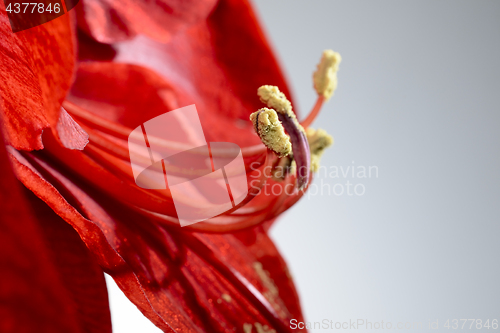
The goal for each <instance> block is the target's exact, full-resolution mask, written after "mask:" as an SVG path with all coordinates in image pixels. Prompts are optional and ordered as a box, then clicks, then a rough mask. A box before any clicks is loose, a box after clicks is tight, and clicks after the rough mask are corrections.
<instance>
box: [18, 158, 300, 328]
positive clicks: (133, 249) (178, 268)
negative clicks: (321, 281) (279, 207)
mask: <svg viewBox="0 0 500 333" xmlns="http://www.w3.org/2000/svg"><path fill="white" fill-rule="evenodd" d="M38 155H40V154H29V155H26V156H27V157H28V158H29V159H30V160H31V161H32V162H33V163H35V164H36V165H37V169H39V170H40V172H42V173H43V174H44V175H45V177H47V179H50V180H51V183H52V184H55V185H56V186H57V187H58V189H59V191H60V192H58V191H56V190H55V188H54V187H52V186H51V185H50V184H49V183H48V182H47V181H46V180H45V179H44V178H42V177H41V174H38V173H37V172H36V171H35V169H32V168H33V167H31V166H30V164H29V163H28V161H26V160H24V161H23V158H22V157H21V156H20V155H17V154H16V156H17V157H16V158H17V159H19V160H21V161H23V164H24V165H23V164H20V163H19V162H16V170H17V172H18V175H19V177H20V179H21V181H23V182H24V183H26V184H27V186H29V187H30V189H31V190H32V191H33V192H34V193H35V194H36V195H38V196H40V197H41V198H42V199H43V200H44V201H46V202H47V203H48V204H49V206H51V207H52V208H53V209H54V210H55V211H56V213H57V214H59V215H60V216H62V217H64V218H65V219H66V221H68V222H69V223H70V224H72V225H73V226H74V227H75V229H76V230H77V231H78V232H79V234H80V236H81V237H82V239H83V240H84V241H85V243H86V245H87V246H88V247H89V249H90V250H91V252H92V253H94V255H96V256H97V257H98V258H99V261H100V263H101V265H102V266H103V268H105V270H106V271H108V272H109V273H110V274H111V275H112V276H113V277H114V278H115V280H116V281H117V284H118V285H119V286H120V287H121V288H122V290H123V291H124V292H125V293H126V294H127V296H128V297H129V298H130V299H131V300H132V301H133V302H134V303H135V304H136V305H137V306H138V307H139V308H140V309H141V311H143V313H144V314H145V315H146V316H148V317H149V318H150V319H151V320H152V321H153V322H154V323H155V324H156V325H158V326H159V327H160V328H162V329H164V330H168V331H170V328H173V329H174V330H177V331H180V332H217V331H226V330H227V331H228V332H229V331H231V332H232V329H233V327H234V328H236V329H237V330H240V331H241V330H242V329H243V325H244V324H254V323H258V324H261V325H268V326H269V327H272V328H275V329H276V330H277V331H279V332H286V331H289V328H288V322H289V320H290V319H292V318H302V316H301V313H300V308H299V305H298V300H297V297H296V292H295V290H294V288H293V284H292V282H291V280H290V278H289V276H288V275H287V273H286V272H287V270H286V265H285V264H284V262H283V260H282V259H281V257H280V256H279V254H278V252H277V251H276V249H275V248H274V246H273V245H272V242H271V241H270V240H269V238H268V237H267V235H266V234H265V232H264V230H263V229H262V228H257V229H253V230H249V231H246V232H241V233H239V234H237V235H210V234H201V233H190V232H186V230H183V229H180V228H179V227H174V228H164V227H161V226H159V225H157V224H156V223H154V222H153V223H152V221H150V220H149V219H148V218H146V217H144V216H141V215H140V214H138V213H137V212H135V211H133V210H130V209H129V208H127V207H126V206H123V205H120V204H118V203H116V202H114V201H112V200H111V199H110V198H106V197H104V196H101V195H99V194H98V193H96V192H95V191H93V190H91V189H86V190H85V191H82V189H81V188H79V187H78V186H82V184H79V185H78V186H77V184H74V183H73V182H70V181H69V180H68V179H67V178H66V177H64V176H63V175H62V174H61V173H60V172H59V171H58V170H57V169H56V168H54V167H53V166H51V165H50V164H49V163H47V162H43V161H42V160H40V159H39V158H38V157H37V156H38ZM60 193H65V197H66V198H68V200H71V202H73V203H74V204H75V206H76V207H78V209H79V210H80V211H81V212H82V214H84V215H86V216H87V217H88V218H89V219H91V221H89V220H87V219H85V218H83V217H82V216H81V215H80V214H79V213H78V212H77V211H76V210H75V209H73V208H72V207H71V206H70V205H69V204H68V203H67V202H66V200H65V199H64V197H62V196H61V194H60ZM92 198H100V199H99V201H100V204H99V205H98V204H97V202H96V201H94V199H92ZM96 228H98V229H97V230H96ZM265 271H268V272H269V273H266V272H265ZM227 295H228V296H227ZM228 299H229V301H228Z"/></svg>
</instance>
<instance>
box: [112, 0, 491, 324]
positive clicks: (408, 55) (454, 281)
mask: <svg viewBox="0 0 500 333" xmlns="http://www.w3.org/2000/svg"><path fill="white" fill-rule="evenodd" d="M256 5H257V9H258V12H259V13H260V16H261V18H262V21H263V24H264V26H265V28H266V30H267V32H268V33H269V36H270V38H271V41H272V43H273V45H274V46H275V50H276V52H277V54H278V56H279V58H280V60H281V61H282V64H283V67H284V68H285V71H286V73H287V75H288V78H289V82H290V84H291V87H292V91H293V92H294V97H295V101H296V103H297V104H296V105H295V107H296V109H298V110H299V111H300V112H301V114H305V113H306V112H307V110H308V109H309V108H310V107H311V106H312V105H313V103H314V101H315V94H314V91H313V89H312V87H311V85H312V83H311V73H312V71H313V70H314V68H315V64H316V63H317V61H318V60H319V57H320V54H321V52H322V50H323V49H326V48H331V49H333V50H335V51H338V52H340V53H341V54H342V57H343V61H342V64H341V67H340V72H339V88H338V90H337V92H336V94H335V96H334V97H333V99H332V100H331V101H330V102H329V103H328V104H327V105H326V107H325V108H324V110H323V112H322V114H321V116H320V117H319V119H318V120H317V121H316V122H315V123H314V124H313V127H322V128H324V129H326V130H327V131H328V132H329V133H330V134H332V135H333V136H334V138H335V141H336V142H335V145H334V147H332V148H331V149H330V150H329V151H328V152H327V153H326V156H325V157H324V158H323V161H322V165H325V166H328V167H330V166H337V167H338V168H340V167H342V168H344V170H345V169H346V168H347V167H352V166H353V165H354V166H356V167H357V166H366V167H367V166H377V167H378V170H379V175H378V178H375V177H373V178H371V179H360V178H357V177H354V178H352V177H350V176H348V177H347V178H344V177H340V178H331V177H323V178H322V179H316V180H315V184H317V185H321V181H323V184H327V185H330V186H334V185H335V184H339V183H340V184H345V183H346V181H350V182H351V183H352V184H358V183H359V184H363V186H364V188H365V190H366V192H365V194H364V195H363V196H356V195H353V196H349V195H347V194H346V193H344V195H341V196H338V195H335V194H333V193H331V194H330V195H328V194H326V193H325V192H324V193H323V195H319V194H318V195H315V196H312V195H311V196H310V198H304V199H302V200H301V201H300V202H299V203H298V204H297V205H296V206H295V207H293V208H292V209H291V210H290V211H289V212H287V213H286V214H284V216H283V217H282V219H281V220H280V221H279V222H278V223H277V225H276V226H275V227H274V228H273V229H272V233H271V234H272V237H273V238H274V239H275V241H276V243H277V245H278V247H279V248H280V249H281V251H282V253H283V255H284V257H285V258H286V260H287V262H288V263H289V265H290V269H291V272H292V275H293V276H294V279H295V282H296V284H297V287H298V290H299V293H300V295H301V299H302V305H303V310H304V314H305V316H306V319H307V320H308V321H312V322H313V321H321V320H323V319H331V320H334V321H349V320H350V319H353V320H355V319H367V320H369V321H372V322H376V321H379V322H380V321H381V320H384V322H387V321H391V322H394V323H397V322H399V321H401V322H406V321H410V322H416V321H421V322H422V323H423V324H424V326H426V325H427V324H428V321H429V320H432V321H435V320H436V319H439V320H440V327H441V329H440V330H439V331H443V332H444V331H450V330H446V329H444V328H443V327H442V326H443V324H444V321H445V320H446V319H455V318H456V319H460V318H475V319H482V320H483V321H485V320H486V319H490V320H491V319H494V318H496V319H500V286H499V281H500V260H499V254H500V226H499V221H500V219H499V217H500V208H499V207H500V205H499V199H500V176H499V170H500V159H499V148H500V106H499V105H500V104H499V102H500V98H499V96H500V93H499V91H500V66H499V59H500V36H499V32H500V2H495V1H443V0H440V1H404V2H401V1H376V2H372V1H318V0H315V1H290V0H280V1H277V0H259V1H257V2H256ZM327 185H325V186H324V187H323V189H324V191H326V189H327V187H326V186H327ZM339 189H340V187H337V190H339ZM337 193H338V191H337ZM109 280H110V279H108V281H109ZM109 286H110V301H111V310H112V320H113V325H114V332H116V333H125V332H141V333H147V332H159V330H158V329H157V328H155V327H154V326H153V325H152V324H150V323H149V321H148V320H146V319H145V318H144V317H143V316H142V314H140V313H139V312H138V310H137V309H135V307H134V306H133V305H132V304H131V303H130V302H129V301H128V300H127V299H126V298H125V297H124V296H123V295H122V294H121V291H119V290H118V289H117V288H116V286H114V285H113V283H110V284H109ZM467 327H468V325H467ZM312 331H313V332H321V330H312ZM466 331H475V330H474V329H473V330H469V329H467V330H466ZM481 331H488V330H485V329H483V330H481ZM490 331H492V330H491V329H490ZM434 332H436V331H434ZM493 332H494V331H493Z"/></svg>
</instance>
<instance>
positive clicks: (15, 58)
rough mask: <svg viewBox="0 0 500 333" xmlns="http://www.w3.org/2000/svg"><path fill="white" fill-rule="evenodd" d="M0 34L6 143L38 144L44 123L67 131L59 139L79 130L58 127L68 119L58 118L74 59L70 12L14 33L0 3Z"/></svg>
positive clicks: (18, 145) (33, 146)
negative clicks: (61, 119)
mask: <svg viewBox="0 0 500 333" xmlns="http://www.w3.org/2000/svg"><path fill="white" fill-rule="evenodd" d="M0 39H1V41H0V79H1V80H2V85H1V86H0V95H1V99H0V112H1V116H2V125H3V129H4V133H5V137H6V138H5V140H6V143H7V144H10V145H12V146H13V147H15V148H17V149H25V150H33V149H41V148H43V145H42V141H41V134H42V131H43V129H45V128H48V127H52V129H53V130H54V131H55V134H56V136H57V134H58V133H61V132H63V133H66V135H64V136H63V138H62V139H61V140H63V141H62V142H63V143H66V142H68V141H71V140H72V139H71V137H72V136H73V135H76V136H78V134H77V132H78V130H76V132H75V129H74V128H73V127H69V128H65V129H61V127H62V126H64V124H66V123H67V122H66V121H64V120H63V121H62V123H61V122H60V121H59V119H60V117H59V111H60V108H61V103H62V101H63V100H64V98H65V96H66V92H67V90H68V88H69V86H70V83H71V77H72V74H73V67H74V63H75V54H74V36H73V33H72V29H71V26H70V20H69V15H64V16H62V17H59V18H57V19H55V20H53V21H50V22H47V23H45V24H43V25H40V26H37V27H34V28H31V29H28V30H25V31H21V32H18V33H13V32H12V30H11V28H10V25H9V19H8V17H7V14H6V12H5V9H4V7H3V3H2V5H1V8H0ZM58 122H59V125H58ZM56 127H57V130H56ZM75 133H76V134H75ZM76 147H79V146H78V145H77V146H76Z"/></svg>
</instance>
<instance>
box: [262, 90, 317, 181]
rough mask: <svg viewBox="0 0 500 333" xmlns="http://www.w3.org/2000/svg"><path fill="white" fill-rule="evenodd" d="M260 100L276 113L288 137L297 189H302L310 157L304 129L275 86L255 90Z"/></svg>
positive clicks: (306, 178) (307, 175)
mask: <svg viewBox="0 0 500 333" xmlns="http://www.w3.org/2000/svg"><path fill="white" fill-rule="evenodd" d="M257 95H259V97H260V100H261V101H262V102H263V103H266V104H267V106H268V107H269V108H272V109H274V110H275V111H276V112H277V113H278V119H279V120H280V121H281V124H282V125H283V127H284V128H285V131H286V132H287V133H288V135H289V136H290V141H291V143H292V151H293V158H294V160H295V163H296V166H297V168H296V174H297V187H298V188H299V190H301V189H303V188H304V187H305V186H306V185H307V183H308V182H309V171H310V168H311V157H310V153H309V144H308V143H307V137H306V134H305V131H304V128H303V127H302V126H301V125H300V124H299V122H298V120H297V117H295V114H294V113H293V112H292V104H291V103H290V101H289V100H288V99H287V98H286V96H285V94H283V93H282V92H281V91H280V90H279V89H278V87H276V86H268V85H266V86H261V87H260V88H259V89H258V90H257Z"/></svg>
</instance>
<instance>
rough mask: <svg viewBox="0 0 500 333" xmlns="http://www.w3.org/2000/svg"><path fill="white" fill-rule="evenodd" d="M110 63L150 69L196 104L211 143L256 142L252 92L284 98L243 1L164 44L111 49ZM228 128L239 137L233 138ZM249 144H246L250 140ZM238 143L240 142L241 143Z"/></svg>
mask: <svg viewBox="0 0 500 333" xmlns="http://www.w3.org/2000/svg"><path fill="white" fill-rule="evenodd" d="M113 46H114V47H115V48H116V50H117V56H116V58H115V61H119V62H126V63H134V64H138V65H141V66H144V67H148V68H151V69H153V70H154V71H155V72H157V73H159V74H160V75H162V76H163V78H164V79H166V80H168V81H169V82H175V88H176V89H177V90H180V91H182V92H183V93H184V94H185V95H186V96H187V97H188V99H179V104H180V106H185V105H188V104H193V103H194V104H196V106H197V109H198V112H199V113H200V116H201V120H202V124H203V125H204V127H205V128H207V132H208V133H206V136H207V139H208V140H212V141H217V140H219V141H231V142H236V143H238V142H237V141H234V140H242V139H240V137H244V138H246V139H247V140H252V141H247V142H246V145H250V144H254V143H255V142H257V141H256V140H258V139H257V138H256V136H255V135H254V134H253V132H252V131H253V129H252V128H251V123H250V121H249V119H248V117H249V115H250V114H251V113H252V112H254V111H256V110H257V109H259V108H261V107H262V106H263V105H262V103H261V102H260V101H259V99H258V97H257V88H258V87H260V86H261V85H264V84H271V85H276V86H279V87H280V90H281V91H283V92H284V93H285V94H286V95H287V96H290V93H289V91H288V87H287V85H286V83H285V80H284V77H283V74H282V73H281V70H280V68H279V66H278V63H277V61H276V59H275V57H274V56H273V54H272V52H271V50H270V47H269V44H268V42H267V40H266V38H265V36H264V34H263V32H262V30H261V28H260V27H259V25H258V22H257V20H256V17H255V15H254V14H253V11H252V8H251V6H250V5H249V4H248V3H247V2H246V1H240V0H236V1H234V0H226V1H220V2H219V4H218V5H217V7H216V8H215V10H214V11H213V13H212V14H211V15H210V16H209V18H208V19H207V20H206V21H202V22H200V23H199V24H197V25H194V26H192V27H190V28H189V29H187V30H185V31H183V32H180V33H178V34H177V35H176V36H175V37H174V38H173V39H172V40H171V41H169V42H168V43H165V44H161V43H157V42H154V41H151V40H148V39H146V38H140V37H139V38H136V39H134V40H132V41H129V42H123V43H117V44H115V45H113ZM228 128H231V129H233V130H235V131H238V133H241V134H240V135H238V136H236V135H234V132H233V131H228ZM250 138H251V139H250ZM243 140H244V139H243Z"/></svg>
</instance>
